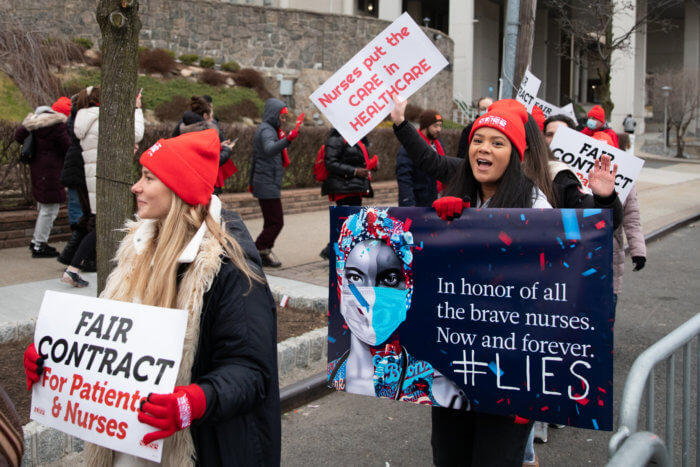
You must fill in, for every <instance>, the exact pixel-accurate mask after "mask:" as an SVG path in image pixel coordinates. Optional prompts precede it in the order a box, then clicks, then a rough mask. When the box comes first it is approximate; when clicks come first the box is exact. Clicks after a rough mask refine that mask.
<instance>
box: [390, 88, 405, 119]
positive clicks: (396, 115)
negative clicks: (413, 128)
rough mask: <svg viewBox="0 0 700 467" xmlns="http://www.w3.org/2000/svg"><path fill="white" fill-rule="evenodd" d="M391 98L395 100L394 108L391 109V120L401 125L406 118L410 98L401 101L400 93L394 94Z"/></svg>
mask: <svg viewBox="0 0 700 467" xmlns="http://www.w3.org/2000/svg"><path fill="white" fill-rule="evenodd" d="M391 98H392V99H393V100H394V108H393V109H392V111H391V121H392V122H394V124H395V125H401V124H402V123H403V121H404V120H405V118H404V114H405V113H406V105H407V104H408V100H405V101H403V102H401V101H400V100H399V96H398V94H392V95H391Z"/></svg>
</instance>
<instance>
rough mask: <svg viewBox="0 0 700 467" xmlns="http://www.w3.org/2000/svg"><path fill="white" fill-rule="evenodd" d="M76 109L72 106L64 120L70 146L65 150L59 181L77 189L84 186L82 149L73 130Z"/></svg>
mask: <svg viewBox="0 0 700 467" xmlns="http://www.w3.org/2000/svg"><path fill="white" fill-rule="evenodd" d="M76 113H78V109H77V108H76V107H75V106H73V108H71V111H70V116H69V117H68V120H67V121H66V129H67V130H68V136H69V137H70V146H69V147H68V150H67V151H66V157H65V159H64V160H63V170H61V183H62V184H63V185H64V186H66V187H68V188H72V189H78V188H80V187H84V186H85V165H84V164H83V149H82V148H81V147H80V140H79V139H78V137H77V136H75V133H74V132H73V125H74V124H75V114H76Z"/></svg>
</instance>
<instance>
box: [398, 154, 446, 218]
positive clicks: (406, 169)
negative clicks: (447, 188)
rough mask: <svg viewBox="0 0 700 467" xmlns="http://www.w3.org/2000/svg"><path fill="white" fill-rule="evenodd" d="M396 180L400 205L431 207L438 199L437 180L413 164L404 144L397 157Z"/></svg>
mask: <svg viewBox="0 0 700 467" xmlns="http://www.w3.org/2000/svg"><path fill="white" fill-rule="evenodd" d="M396 182H397V183H398V184H399V206H400V207H411V206H418V207H430V206H432V205H433V201H435V200H436V199H437V196H438V191H437V181H436V180H435V179H434V178H433V177H431V176H430V175H428V174H427V173H425V172H423V171H422V170H420V169H419V168H417V167H415V166H414V165H413V161H412V160H411V158H410V157H409V156H408V153H407V152H406V150H405V149H404V147H403V146H401V147H400V148H399V154H398V156H397V157H396Z"/></svg>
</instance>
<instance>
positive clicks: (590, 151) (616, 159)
mask: <svg viewBox="0 0 700 467" xmlns="http://www.w3.org/2000/svg"><path fill="white" fill-rule="evenodd" d="M549 148H550V149H551V150H552V153H554V156H555V157H556V158H557V159H559V160H560V161H562V162H564V163H566V164H568V165H569V166H570V167H571V168H572V169H573V171H574V172H576V175H577V176H578V178H579V179H580V180H581V183H582V184H583V186H584V187H588V172H589V171H590V170H591V169H592V168H593V164H594V163H595V160H596V159H597V158H599V157H600V156H602V155H603V154H607V155H608V156H610V158H611V159H612V163H613V164H617V166H618V169H617V175H616V176H615V191H617V195H618V196H619V197H620V201H621V202H623V203H624V202H625V199H627V196H628V195H629V193H630V190H631V189H632V186H633V185H634V181H635V180H636V179H637V177H638V176H639V172H641V170H642V166H643V165H644V159H640V158H639V157H635V156H634V155H632V154H630V153H627V152H625V151H622V150H620V149H617V148H616V147H614V146H610V145H609V144H607V143H605V142H603V141H599V140H597V139H595V138H591V137H590V136H586V135H584V134H583V133H580V132H578V131H575V130H572V129H571V128H568V127H565V126H560V127H559V128H558V129H557V132H556V133H554V138H552V143H551V144H550V145H549Z"/></svg>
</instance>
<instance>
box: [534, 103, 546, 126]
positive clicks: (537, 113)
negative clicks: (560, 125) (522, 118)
mask: <svg viewBox="0 0 700 467" xmlns="http://www.w3.org/2000/svg"><path fill="white" fill-rule="evenodd" d="M532 117H533V118H534V119H535V121H536V122H537V126H538V127H540V131H544V121H545V120H546V117H545V116H544V111H543V110H542V109H540V108H539V107H537V106H536V105H533V106H532Z"/></svg>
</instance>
